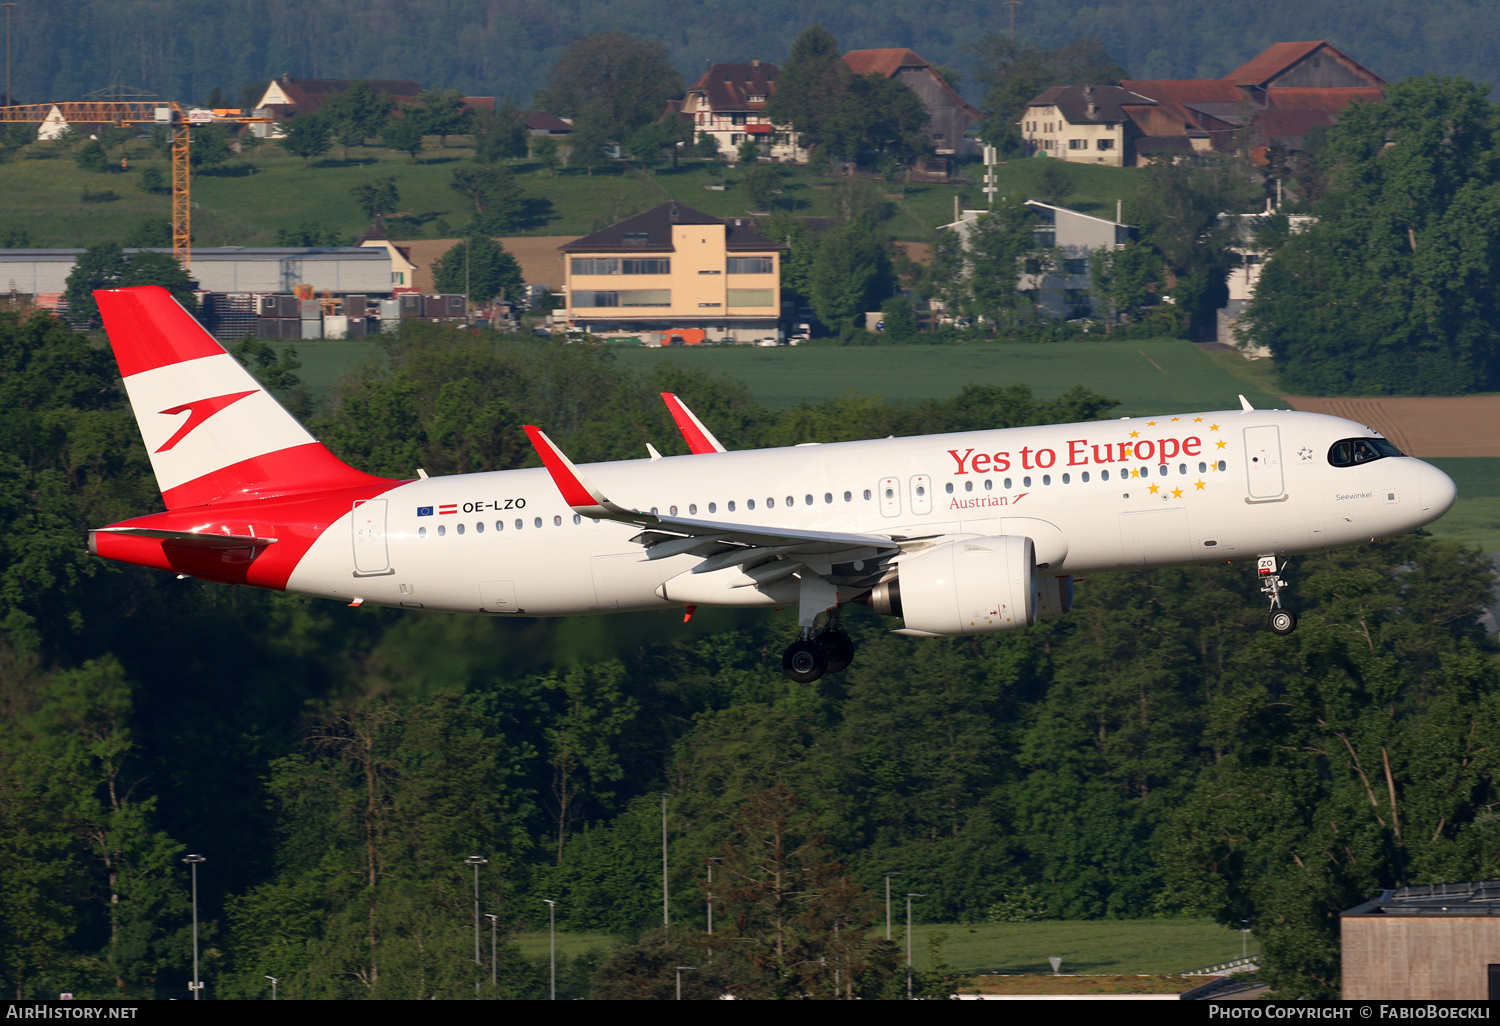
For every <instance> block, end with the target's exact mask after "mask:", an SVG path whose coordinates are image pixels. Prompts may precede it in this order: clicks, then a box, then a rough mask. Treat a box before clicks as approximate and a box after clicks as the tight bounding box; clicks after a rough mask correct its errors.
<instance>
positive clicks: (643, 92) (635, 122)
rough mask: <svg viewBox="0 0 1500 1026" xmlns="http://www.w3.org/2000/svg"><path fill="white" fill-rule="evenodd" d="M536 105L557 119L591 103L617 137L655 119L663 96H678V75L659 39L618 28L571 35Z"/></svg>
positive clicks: (575, 113) (579, 111) (578, 113)
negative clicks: (616, 30)
mask: <svg viewBox="0 0 1500 1026" xmlns="http://www.w3.org/2000/svg"><path fill="white" fill-rule="evenodd" d="M548 82H549V85H548V87H547V88H546V89H544V90H542V91H540V92H538V93H537V96H536V105H537V106H538V107H540V108H542V109H543V110H547V111H550V112H551V113H553V114H557V115H560V116H563V117H568V116H573V117H578V116H581V115H582V114H583V113H584V112H585V111H587V110H589V109H590V108H591V107H593V106H595V105H596V104H597V105H599V107H600V108H601V111H600V113H601V115H602V122H603V123H604V124H607V125H609V126H610V127H611V129H612V130H613V131H614V132H616V133H617V134H618V135H619V136H620V137H621V138H629V137H630V136H631V135H632V134H633V133H634V132H635V131H636V130H637V129H640V128H643V127H645V126H646V125H649V124H651V123H652V122H653V121H655V120H656V119H657V118H658V117H659V116H660V115H661V113H662V109H663V108H664V107H665V106H666V103H667V101H668V100H670V99H671V98H672V97H674V96H679V95H681V94H682V76H681V75H680V74H678V72H677V69H676V68H674V67H672V64H671V61H670V60H668V58H667V51H666V48H665V47H663V46H662V45H661V44H660V43H655V42H647V41H646V40H642V39H636V38H635V37H633V36H630V35H627V34H625V33H624V32H596V33H594V34H592V35H589V36H584V37H583V38H581V39H576V40H574V41H573V43H572V44H571V45H570V46H569V47H568V48H567V50H565V51H564V52H563V55H562V56H561V57H559V58H558V61H557V64H556V65H554V66H553V68H552V74H551V76H550V78H549V79H548Z"/></svg>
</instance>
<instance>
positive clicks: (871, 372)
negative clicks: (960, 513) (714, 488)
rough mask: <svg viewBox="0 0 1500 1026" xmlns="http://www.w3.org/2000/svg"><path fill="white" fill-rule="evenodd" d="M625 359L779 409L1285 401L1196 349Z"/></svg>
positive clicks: (802, 349) (1151, 345) (733, 350)
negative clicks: (1029, 396)
mask: <svg viewBox="0 0 1500 1026" xmlns="http://www.w3.org/2000/svg"><path fill="white" fill-rule="evenodd" d="M620 360H621V361H622V362H623V363H624V364H625V365H627V366H632V367H640V368H642V369H644V368H646V367H648V366H650V365H651V364H653V363H654V362H656V361H659V360H675V361H678V362H679V363H681V364H682V365H684V366H688V367H695V368H698V369H701V370H706V371H711V372H714V373H718V374H725V375H728V376H729V377H733V378H738V379H739V380H741V381H743V382H744V383H745V384H746V385H747V386H748V387H749V389H750V392H751V394H753V395H754V396H755V398H756V399H757V400H758V401H760V402H761V403H764V404H765V405H767V406H769V407H771V408H773V409H786V408H787V407H791V406H796V405H797V404H798V403H800V402H804V401H807V402H820V401H822V400H824V399H831V398H833V397H835V396H839V395H843V394H844V393H846V392H851V391H854V392H860V393H863V394H866V395H880V396H883V397H885V398H886V399H932V398H939V397H943V396H950V395H952V394H953V393H955V392H957V391H958V390H959V389H960V388H961V387H963V386H964V385H966V384H971V383H972V384H995V385H1009V384H1026V385H1030V386H1031V388H1032V390H1033V391H1034V392H1035V393H1036V394H1037V395H1038V396H1040V397H1044V398H1050V397H1051V396H1054V395H1056V394H1057V393H1059V392H1063V391H1066V390H1067V389H1069V388H1072V387H1073V386H1074V385H1084V386H1086V387H1088V388H1091V389H1093V390H1094V391H1096V392H1100V393H1102V394H1104V395H1107V396H1109V397H1110V398H1112V399H1117V400H1119V402H1120V406H1119V408H1118V409H1116V410H1115V411H1113V413H1114V415H1115V416H1127V415H1129V416H1134V415H1137V414H1157V413H1169V414H1170V413H1188V412H1194V411H1198V410H1235V409H1239V399H1238V398H1236V396H1237V395H1239V394H1240V393H1243V394H1244V395H1245V396H1246V398H1248V399H1249V400H1250V402H1251V403H1253V404H1254V405H1255V406H1257V407H1261V408H1266V407H1275V406H1280V405H1283V404H1282V403H1281V401H1280V400H1279V399H1278V398H1276V396H1274V395H1271V394H1270V393H1267V392H1262V391H1260V390H1259V389H1256V388H1254V387H1252V386H1251V385H1248V384H1246V383H1244V382H1242V381H1240V380H1238V379H1236V378H1234V377H1232V376H1230V375H1229V374H1228V373H1226V372H1225V371H1224V370H1222V369H1221V368H1220V367H1219V366H1218V365H1217V364H1215V363H1214V362H1213V361H1212V360H1211V359H1209V357H1208V354H1206V353H1204V352H1203V351H1202V350H1200V349H1199V348H1198V347H1197V346H1195V345H1193V344H1192V343H1190V342H1179V341H1172V340H1167V341H1157V342H1066V343H1052V344H1046V345H1023V344H1013V343H998V344H992V345H971V346H872V347H869V348H859V349H845V348H839V347H832V346H797V347H784V346H778V347H776V348H766V349H761V348H757V347H750V346H735V347H725V348H708V349H692V348H672V349H625V350H621V351H620Z"/></svg>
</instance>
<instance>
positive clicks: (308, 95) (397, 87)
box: [276, 77, 422, 114]
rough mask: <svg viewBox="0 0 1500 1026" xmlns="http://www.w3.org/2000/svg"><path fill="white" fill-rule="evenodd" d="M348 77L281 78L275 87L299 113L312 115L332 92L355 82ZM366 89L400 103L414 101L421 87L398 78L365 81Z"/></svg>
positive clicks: (341, 89)
mask: <svg viewBox="0 0 1500 1026" xmlns="http://www.w3.org/2000/svg"><path fill="white" fill-rule="evenodd" d="M355 81H356V79H352V78H290V77H286V78H282V79H278V80H277V83H276V84H277V85H279V86H280V87H281V91H282V92H283V93H285V94H286V96H287V99H289V100H291V101H292V104H293V105H294V106H295V107H296V108H297V111H298V112H299V113H301V114H312V113H314V112H315V111H317V109H318V108H319V107H321V106H322V105H323V101H324V100H326V99H327V98H328V97H329V96H330V95H331V94H333V93H341V92H343V91H344V90H345V89H348V88H349V87H350V86H351V85H353V84H354V83H355ZM365 81H366V82H368V83H369V84H370V88H371V89H373V90H375V91H376V92H377V93H386V94H388V95H389V96H390V97H391V98H392V99H394V100H395V101H396V102H397V103H400V102H401V101H402V100H414V99H416V98H417V97H418V96H419V95H420V94H421V92H422V87H421V86H420V85H418V84H417V83H416V82H408V81H405V80H402V79H381V78H369V79H365Z"/></svg>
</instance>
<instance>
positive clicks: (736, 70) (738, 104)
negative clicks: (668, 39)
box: [688, 61, 781, 111]
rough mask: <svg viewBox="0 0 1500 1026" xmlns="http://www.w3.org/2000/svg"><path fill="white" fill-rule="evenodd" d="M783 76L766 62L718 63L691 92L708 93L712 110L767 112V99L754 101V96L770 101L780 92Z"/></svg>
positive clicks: (700, 78) (706, 72) (704, 74)
mask: <svg viewBox="0 0 1500 1026" xmlns="http://www.w3.org/2000/svg"><path fill="white" fill-rule="evenodd" d="M780 73H781V69H779V68H778V67H776V65H774V64H767V63H766V62H765V61H760V62H758V63H745V64H715V65H712V66H711V67H710V68H709V69H708V70H707V71H705V72H704V73H703V74H702V76H701V77H699V79H698V81H696V82H694V83H693V84H692V86H690V87H689V89H688V91H689V92H699V93H704V94H706V95H707V97H708V107H709V109H710V110H714V111H735V110H743V111H749V110H764V109H765V106H766V103H765V99H760V100H756V101H754V102H751V100H750V97H752V96H760V97H764V98H769V97H770V95H771V94H772V93H774V92H775V91H776V76H777V75H778V74H780Z"/></svg>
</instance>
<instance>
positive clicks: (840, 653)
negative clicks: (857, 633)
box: [781, 611, 854, 684]
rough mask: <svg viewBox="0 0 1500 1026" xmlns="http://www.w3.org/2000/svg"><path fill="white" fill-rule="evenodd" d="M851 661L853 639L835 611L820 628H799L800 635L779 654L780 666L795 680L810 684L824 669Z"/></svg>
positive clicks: (838, 667) (833, 670)
mask: <svg viewBox="0 0 1500 1026" xmlns="http://www.w3.org/2000/svg"><path fill="white" fill-rule="evenodd" d="M853 661H854V642H853V641H852V640H850V638H849V635H848V633H847V632H846V631H845V630H844V628H843V626H842V625H840V623H839V620H838V614H837V612H836V611H835V612H834V613H831V614H829V617H828V623H827V625H826V626H825V627H824V628H823V629H822V630H821V631H814V630H813V628H811V627H804V628H802V633H801V635H800V636H799V637H798V638H797V640H796V641H794V642H792V643H791V645H789V646H788V647H787V650H786V653H785V654H784V655H783V656H782V657H781V668H782V670H784V671H785V672H786V675H787V676H788V677H790V678H791V679H792V680H794V681H796V682H797V683H798V684H811V683H812V682H813V681H815V680H817V679H818V678H819V677H821V676H823V674H825V673H838V672H839V671H840V670H843V669H846V668H847V667H848V665H849V664H850V663H852V662H853Z"/></svg>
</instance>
